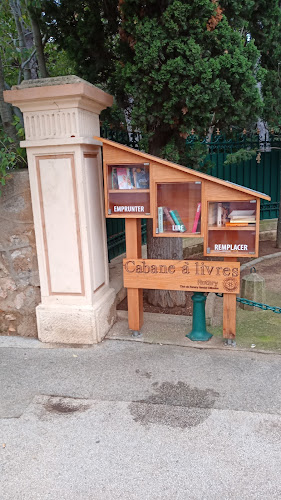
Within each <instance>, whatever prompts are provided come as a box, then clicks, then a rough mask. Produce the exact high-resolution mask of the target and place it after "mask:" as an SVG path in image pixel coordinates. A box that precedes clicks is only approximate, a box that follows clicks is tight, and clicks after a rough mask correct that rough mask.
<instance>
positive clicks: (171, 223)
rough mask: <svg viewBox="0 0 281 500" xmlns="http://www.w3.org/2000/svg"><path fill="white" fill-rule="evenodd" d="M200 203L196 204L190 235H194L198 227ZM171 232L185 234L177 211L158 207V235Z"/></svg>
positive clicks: (185, 229) (184, 228)
mask: <svg viewBox="0 0 281 500" xmlns="http://www.w3.org/2000/svg"><path fill="white" fill-rule="evenodd" d="M200 213H201V203H198V204H197V209H196V214H195V217H194V221H193V226H192V233H196V232H197V229H198V225H199V219H200ZM165 231H173V232H178V233H185V232H186V231H187V228H186V227H185V225H184V223H183V221H182V218H181V216H180V214H179V212H178V210H170V208H168V207H158V233H164V232H165Z"/></svg>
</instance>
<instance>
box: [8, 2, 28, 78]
mask: <svg viewBox="0 0 281 500" xmlns="http://www.w3.org/2000/svg"><path fill="white" fill-rule="evenodd" d="M9 3H10V8H11V11H12V14H13V16H14V19H15V23H16V28H17V32H18V36H19V49H20V54H21V62H22V64H24V61H25V60H26V57H27V53H26V49H27V47H26V41H25V35H24V31H23V26H22V22H21V8H20V5H19V3H18V1H17V0H9ZM23 77H24V80H29V79H30V78H31V71H30V66H29V64H26V65H24V66H23Z"/></svg>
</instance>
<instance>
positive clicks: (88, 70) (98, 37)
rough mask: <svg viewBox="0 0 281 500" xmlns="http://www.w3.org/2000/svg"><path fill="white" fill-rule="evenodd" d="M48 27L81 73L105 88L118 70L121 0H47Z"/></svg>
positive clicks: (45, 17)
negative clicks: (117, 47) (117, 44)
mask: <svg viewBox="0 0 281 500" xmlns="http://www.w3.org/2000/svg"><path fill="white" fill-rule="evenodd" d="M41 4H42V10H44V20H45V29H47V32H48V35H49V36H51V37H52V39H53V40H55V42H56V44H57V45H58V47H59V48H60V49H63V50H65V51H66V53H67V57H68V58H69V60H70V62H71V66H72V67H74V72H75V74H77V75H78V76H80V77H82V78H85V79H86V80H88V81H89V82H92V83H94V84H97V83H102V84H103V85H104V86H105V87H106V85H107V82H108V80H109V78H110V76H111V75H112V73H113V71H114V62H115V59H116V57H115V44H116V39H117V35H118V27H119V14H118V1H117V0H107V1H106V2H105V1H103V0H83V1H81V2H79V1H77V0H61V1H60V2H58V1H57V0H43V1H42V2H41Z"/></svg>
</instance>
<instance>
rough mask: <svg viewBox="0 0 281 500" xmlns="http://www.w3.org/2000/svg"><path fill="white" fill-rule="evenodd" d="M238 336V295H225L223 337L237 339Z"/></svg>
mask: <svg viewBox="0 0 281 500" xmlns="http://www.w3.org/2000/svg"><path fill="white" fill-rule="evenodd" d="M235 336H236V294H235V293H225V294H224V295H223V337H224V338H225V339H235Z"/></svg>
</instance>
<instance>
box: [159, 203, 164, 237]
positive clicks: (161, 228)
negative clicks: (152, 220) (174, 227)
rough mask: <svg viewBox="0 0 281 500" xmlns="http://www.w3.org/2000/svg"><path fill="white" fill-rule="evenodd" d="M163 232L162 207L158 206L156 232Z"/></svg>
mask: <svg viewBox="0 0 281 500" xmlns="http://www.w3.org/2000/svg"><path fill="white" fill-rule="evenodd" d="M163 232H164V224H163V207H158V233H163Z"/></svg>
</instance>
